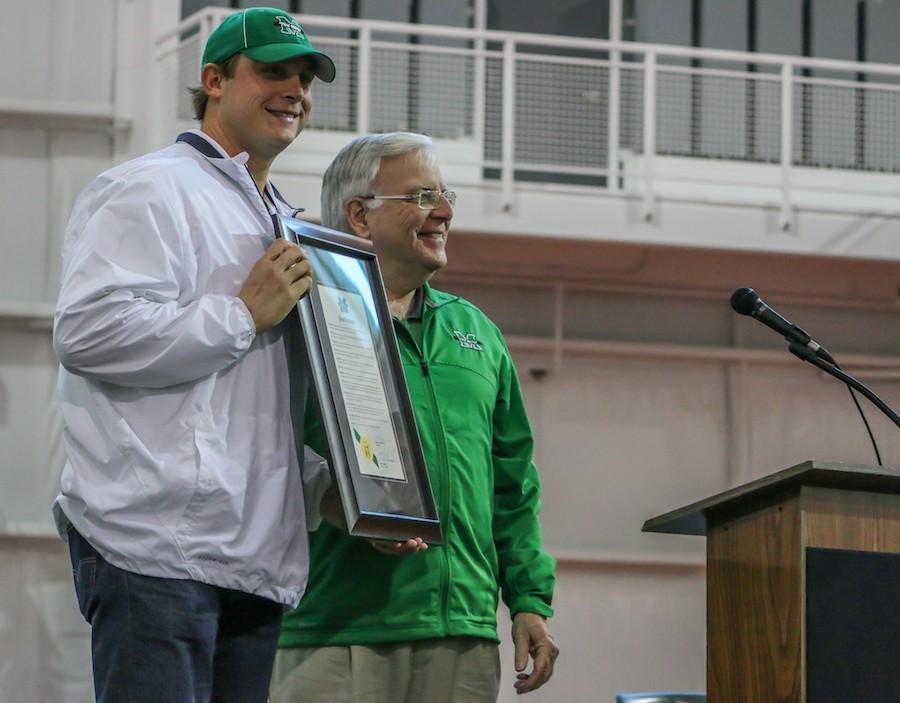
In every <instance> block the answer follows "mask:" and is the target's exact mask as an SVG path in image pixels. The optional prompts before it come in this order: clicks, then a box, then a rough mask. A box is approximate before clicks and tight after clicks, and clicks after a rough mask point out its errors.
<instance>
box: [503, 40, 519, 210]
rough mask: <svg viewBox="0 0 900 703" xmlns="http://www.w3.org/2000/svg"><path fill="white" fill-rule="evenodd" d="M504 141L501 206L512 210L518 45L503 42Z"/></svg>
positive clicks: (513, 42) (511, 41) (508, 41)
mask: <svg viewBox="0 0 900 703" xmlns="http://www.w3.org/2000/svg"><path fill="white" fill-rule="evenodd" d="M502 124H503V140H502V147H501V151H502V153H501V156H500V161H501V166H500V193H501V195H500V205H501V207H502V209H503V211H504V212H510V211H511V210H512V204H513V195H514V185H515V146H516V141H515V140H516V134H515V132H516V43H515V41H513V40H512V39H510V38H507V39H504V40H503V122H502Z"/></svg>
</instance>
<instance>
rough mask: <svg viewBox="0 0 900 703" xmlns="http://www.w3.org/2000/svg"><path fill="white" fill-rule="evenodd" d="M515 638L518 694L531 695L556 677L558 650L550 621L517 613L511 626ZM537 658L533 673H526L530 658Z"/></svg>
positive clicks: (529, 614)
mask: <svg viewBox="0 0 900 703" xmlns="http://www.w3.org/2000/svg"><path fill="white" fill-rule="evenodd" d="M512 639H513V644H514V645H515V648H516V671H518V672H519V673H518V674H517V675H516V679H518V680H517V681H516V683H515V687H516V693H517V694H521V693H528V692H529V691H533V690H535V689H536V688H539V687H541V686H543V685H544V684H545V683H547V681H548V680H549V679H550V677H551V676H553V664H554V662H556V657H558V656H559V647H557V646H556V641H555V640H554V639H553V636H552V635H551V634H550V630H548V629H547V619H546V618H545V617H544V616H542V615H537V614H535V613H516V616H515V617H514V618H513V624H512ZM529 654H530V655H531V658H532V659H534V667H533V668H532V669H531V673H530V674H529V673H526V672H525V667H526V666H527V665H528V655H529Z"/></svg>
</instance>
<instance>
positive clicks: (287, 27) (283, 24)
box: [275, 15, 303, 37]
mask: <svg viewBox="0 0 900 703" xmlns="http://www.w3.org/2000/svg"><path fill="white" fill-rule="evenodd" d="M275 24H277V25H278V28H279V29H280V30H281V33H282V34H291V35H293V36H295V37H302V36H303V27H301V26H300V25H299V24H298V23H297V20H295V19H294V18H292V17H285V16H284V15H279V16H278V17H276V18H275Z"/></svg>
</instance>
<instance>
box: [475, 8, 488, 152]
mask: <svg viewBox="0 0 900 703" xmlns="http://www.w3.org/2000/svg"><path fill="white" fill-rule="evenodd" d="M472 12H473V13H474V17H473V20H474V21H473V25H474V28H475V29H477V30H484V29H486V28H487V2H486V0H475V4H474V7H473V9H472ZM472 48H473V51H474V58H473V60H472V77H473V81H472V139H473V140H474V141H475V143H476V144H478V145H479V147H480V149H481V156H482V159H483V158H484V119H485V86H486V85H487V59H486V58H485V55H484V52H485V49H486V48H487V42H486V41H485V40H484V39H481V38H478V39H476V40H475V41H473V42H472Z"/></svg>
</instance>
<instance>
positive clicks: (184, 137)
mask: <svg viewBox="0 0 900 703" xmlns="http://www.w3.org/2000/svg"><path fill="white" fill-rule="evenodd" d="M175 142H176V143H184V144H188V145H189V146H192V147H193V148H194V149H196V150H197V151H198V152H199V153H200V154H202V155H203V156H205V157H206V158H207V160H208V161H209V163H211V164H212V165H213V166H215V167H216V168H217V169H219V170H220V171H221V172H222V173H224V174H225V175H226V176H228V177H229V178H230V179H232V180H234V181H237V182H238V183H240V184H241V186H246V185H247V182H246V181H247V179H248V178H249V179H250V181H252V180H253V179H252V178H251V177H250V172H249V171H248V170H247V162H248V161H249V160H250V155H249V154H248V153H247V152H246V151H242V152H241V153H240V154H237V155H236V156H229V155H228V153H227V152H226V151H225V150H224V149H223V148H222V147H221V146H220V145H219V143H218V142H216V140H215V139H213V138H212V137H210V136H209V135H208V134H206V133H205V132H202V131H201V130H199V129H189V130H188V131H187V132H182V133H181V134H179V135H178V137H176V139H175ZM252 185H253V189H254V190H256V184H255V183H253V184H252ZM266 191H267V192H268V193H269V195H270V196H271V197H272V199H273V201H275V202H280V203H281V204H282V205H283V206H284V207H286V208H287V209H289V210H290V211H291V217H295V216H296V215H297V213H300V212H303V208H295V207H294V206H293V205H291V204H290V203H289V202H288V201H287V200H285V199H284V197H283V196H282V195H281V193H279V192H278V189H277V188H276V187H275V186H274V184H273V183H272V181H269V182H267V183H266Z"/></svg>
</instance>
